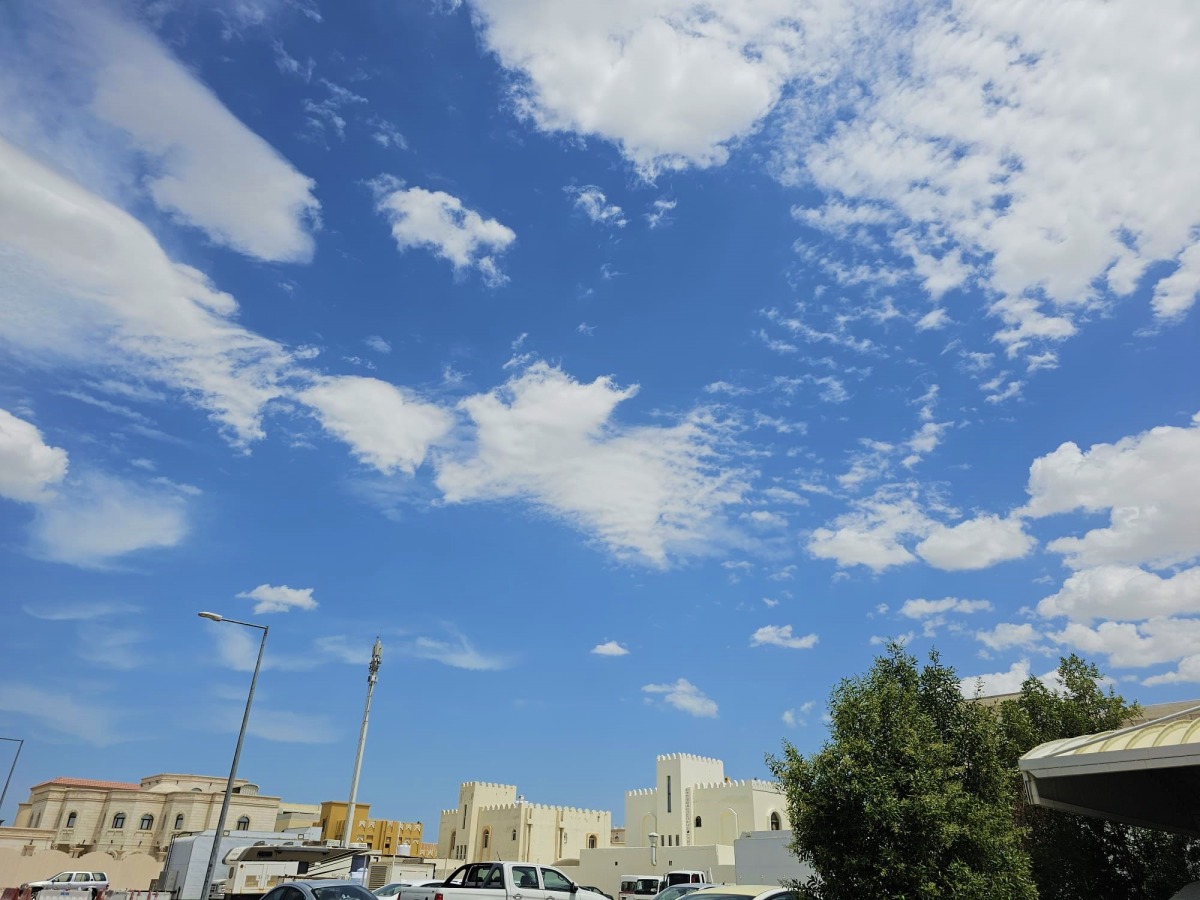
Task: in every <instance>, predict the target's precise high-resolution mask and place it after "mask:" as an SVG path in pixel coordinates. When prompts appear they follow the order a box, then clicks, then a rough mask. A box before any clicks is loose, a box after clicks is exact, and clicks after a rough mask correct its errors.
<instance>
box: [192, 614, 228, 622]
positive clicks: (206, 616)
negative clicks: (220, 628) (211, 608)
mask: <svg viewBox="0 0 1200 900" xmlns="http://www.w3.org/2000/svg"><path fill="white" fill-rule="evenodd" d="M196 615H198V616H199V617H200V618H202V619H212V620H213V621H214V622H221V621H223V620H224V619H225V617H224V616H222V615H219V614H218V613H214V612H202V613H196Z"/></svg>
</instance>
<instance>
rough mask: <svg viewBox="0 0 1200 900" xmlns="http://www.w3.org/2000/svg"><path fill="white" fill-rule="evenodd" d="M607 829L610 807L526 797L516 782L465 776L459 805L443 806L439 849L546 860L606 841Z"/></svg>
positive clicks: (468, 855) (452, 854)
mask: <svg viewBox="0 0 1200 900" xmlns="http://www.w3.org/2000/svg"><path fill="white" fill-rule="evenodd" d="M611 835H612V813H609V812H601V811H598V810H591V809H576V808H574V807H568V806H544V805H542V804H540V803H529V802H527V801H526V800H525V798H524V797H520V796H518V795H517V789H516V787H515V786H514V785H511V784H490V783H488V782H483V781H468V782H465V783H464V784H463V785H462V786H461V787H460V788H459V791H458V808H457V809H447V810H443V811H442V816H441V824H440V826H439V828H438V843H437V855H438V857H439V858H441V859H451V860H463V861H482V860H495V859H505V860H508V859H511V860H523V861H526V862H536V863H545V864H550V863H553V862H555V861H556V860H559V859H563V858H565V857H577V856H578V855H579V852H580V851H581V850H583V849H584V848H590V849H597V848H600V847H607V846H609V840H610V837H611Z"/></svg>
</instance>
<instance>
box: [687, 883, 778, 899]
mask: <svg viewBox="0 0 1200 900" xmlns="http://www.w3.org/2000/svg"><path fill="white" fill-rule="evenodd" d="M786 890H787V888H785V887H783V886H781V885H778V884H715V885H713V886H712V887H706V888H701V889H700V890H698V891H693V892H692V893H690V894H688V896H689V897H697V898H699V897H715V896H717V895H718V894H730V895H732V896H735V897H757V896H758V895H759V894H766V893H769V892H771V891H786Z"/></svg>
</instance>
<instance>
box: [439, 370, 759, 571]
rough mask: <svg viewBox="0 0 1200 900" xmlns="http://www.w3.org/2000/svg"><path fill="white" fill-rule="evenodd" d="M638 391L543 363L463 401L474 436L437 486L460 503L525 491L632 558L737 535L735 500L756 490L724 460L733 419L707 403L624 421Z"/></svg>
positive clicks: (662, 558) (688, 550) (657, 560)
mask: <svg viewBox="0 0 1200 900" xmlns="http://www.w3.org/2000/svg"><path fill="white" fill-rule="evenodd" d="M636 392H637V387H636V386H633V387H627V388H618V387H617V386H616V385H615V384H614V383H613V381H612V380H611V379H610V378H597V379H596V380H595V381H593V382H591V383H590V384H584V383H580V382H577V381H575V380H574V379H572V378H570V377H569V376H568V375H567V374H566V373H564V372H563V371H562V370H561V369H557V368H554V367H551V366H549V365H547V364H546V363H542V362H538V363H534V364H533V365H531V366H530V367H529V368H528V369H526V370H525V371H523V372H521V373H520V374H518V375H514V376H513V377H512V378H511V379H510V380H509V381H508V382H507V383H506V384H505V385H503V386H502V387H500V388H497V389H495V390H493V391H491V392H489V393H486V394H476V395H474V396H472V397H468V398H467V399H465V400H463V401H462V402H461V403H460V404H459V405H460V407H461V408H462V409H463V410H464V411H465V412H466V413H467V415H468V416H469V417H470V418H471V420H472V422H473V423H474V426H475V433H474V437H473V440H472V441H471V442H470V443H469V444H468V445H466V446H464V447H463V448H460V449H459V450H457V451H456V452H453V453H451V452H449V451H448V452H447V453H446V454H445V455H444V456H442V457H440V458H439V459H438V462H437V468H438V472H437V485H438V487H439V488H440V489H441V490H442V492H443V494H444V496H445V499H446V501H447V502H450V503H463V502H468V501H482V500H499V499H522V500H526V501H528V502H530V503H532V504H534V505H535V506H537V507H539V508H541V509H543V510H545V511H546V512H548V513H550V514H552V515H554V516H557V517H560V518H562V519H563V520H565V521H567V522H568V523H570V524H572V525H574V526H575V527H577V528H579V529H581V530H582V531H584V532H585V533H588V534H591V535H593V536H595V538H596V539H597V540H598V541H600V542H601V543H602V544H603V545H605V546H606V547H608V549H609V550H610V551H612V552H613V553H615V554H616V555H617V556H619V557H622V558H627V559H638V560H641V561H644V562H647V563H650V564H651V565H655V566H660V567H661V566H665V565H667V563H668V561H669V559H670V558H671V557H672V556H678V555H688V554H695V553H698V552H702V551H706V550H708V549H710V548H712V547H714V546H715V545H717V544H719V543H721V542H722V541H723V540H724V539H726V538H727V537H728V525H727V523H726V520H725V516H724V511H725V510H726V508H728V507H730V506H731V505H733V504H736V503H739V502H740V501H741V499H742V497H743V494H744V493H745V491H746V486H745V484H744V483H743V481H742V473H741V471H740V470H739V469H737V468H726V467H725V466H726V464H727V459H726V451H727V450H728V445H729V443H730V441H731V436H730V431H729V429H730V426H729V425H728V424H727V423H724V422H722V421H721V420H719V419H717V418H716V417H715V416H714V415H713V414H712V413H711V412H710V411H708V410H705V409H699V410H695V411H693V412H692V413H690V414H687V415H686V416H684V417H682V418H681V420H680V421H678V422H677V423H676V424H673V425H666V426H661V425H654V426H647V425H642V426H629V425H621V424H619V423H618V422H616V421H615V420H614V414H615V411H616V408H617V406H618V405H619V404H621V403H622V402H623V401H625V400H628V399H629V398H630V397H632V396H634V394H635V393H636Z"/></svg>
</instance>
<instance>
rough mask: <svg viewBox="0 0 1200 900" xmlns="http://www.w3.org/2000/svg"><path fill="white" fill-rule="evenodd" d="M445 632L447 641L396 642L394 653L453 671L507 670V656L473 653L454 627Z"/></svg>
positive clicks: (413, 640)
mask: <svg viewBox="0 0 1200 900" xmlns="http://www.w3.org/2000/svg"><path fill="white" fill-rule="evenodd" d="M446 631H447V632H448V633H449V638H434V637H426V636H418V637H414V638H411V639H407V640H405V641H398V642H397V643H396V650H397V652H399V653H400V655H401V656H408V657H412V658H414V659H428V660H432V661H433V662H439V663H441V664H442V665H445V666H451V667H453V668H455V669H467V670H469V671H472V672H490V671H495V670H497V669H507V668H508V667H509V666H510V665H512V661H511V659H509V658H508V657H507V656H504V655H500V654H492V653H485V652H483V651H481V650H477V649H476V648H475V645H474V644H472V643H471V641H470V640H468V639H467V637H466V635H464V634H462V633H460V632H459V631H458V630H457V629H456V628H453V627H451V626H446Z"/></svg>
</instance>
